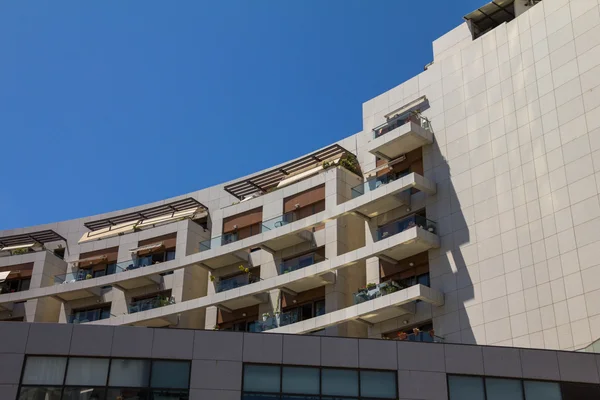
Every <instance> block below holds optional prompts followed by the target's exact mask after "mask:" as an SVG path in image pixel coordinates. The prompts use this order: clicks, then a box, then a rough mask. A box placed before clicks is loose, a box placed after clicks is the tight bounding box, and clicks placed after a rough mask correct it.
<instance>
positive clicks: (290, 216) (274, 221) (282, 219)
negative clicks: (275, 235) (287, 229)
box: [261, 211, 298, 232]
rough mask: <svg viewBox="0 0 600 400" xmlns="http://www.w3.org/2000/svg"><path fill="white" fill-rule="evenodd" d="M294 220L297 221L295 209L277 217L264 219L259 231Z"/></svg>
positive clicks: (265, 230)
mask: <svg viewBox="0 0 600 400" xmlns="http://www.w3.org/2000/svg"><path fill="white" fill-rule="evenodd" d="M295 221H298V217H297V214H296V212H295V211H290V212H287V213H285V214H283V215H280V216H278V217H275V218H271V219H269V220H267V221H264V222H263V223H262V226H261V231H262V232H267V231H270V230H271V229H275V228H280V227H282V226H284V225H287V224H289V223H292V222H295Z"/></svg>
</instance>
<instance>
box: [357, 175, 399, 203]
mask: <svg viewBox="0 0 600 400" xmlns="http://www.w3.org/2000/svg"><path fill="white" fill-rule="evenodd" d="M408 174H410V172H402V173H394V172H388V173H387V174H385V175H381V176H376V177H373V178H370V179H367V180H366V181H364V182H363V183H361V184H360V185H356V186H354V187H353V188H352V190H351V192H352V198H353V199H355V198H357V197H359V196H362V195H363V194H365V193H367V192H370V191H373V190H375V189H377V188H379V187H381V186H384V185H387V184H388V183H391V182H394V181H396V180H398V179H400V178H402V177H405V176H406V175H408Z"/></svg>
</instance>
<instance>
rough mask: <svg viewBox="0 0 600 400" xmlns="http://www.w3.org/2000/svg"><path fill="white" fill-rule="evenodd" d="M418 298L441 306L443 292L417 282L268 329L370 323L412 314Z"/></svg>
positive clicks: (310, 329) (288, 330) (301, 329)
mask: <svg viewBox="0 0 600 400" xmlns="http://www.w3.org/2000/svg"><path fill="white" fill-rule="evenodd" d="M395 289H396V288H395ZM383 293H384V292H382V294H383ZM417 300H420V301H424V302H427V303H430V304H433V305H435V306H442V305H443V304H444V295H443V293H441V292H439V291H437V290H435V289H431V288H429V287H427V286H423V285H419V284H417V285H414V286H411V287H409V288H406V289H400V290H397V291H390V293H385V294H383V295H381V296H379V297H377V296H375V297H374V298H372V299H365V300H363V301H362V302H360V303H359V304H356V305H353V306H350V307H346V308H342V309H340V310H337V311H333V312H330V313H327V314H324V315H320V316H316V317H315V318H311V319H307V320H305V321H297V322H291V321H290V322H291V323H287V324H281V323H280V324H279V325H275V326H273V325H270V326H268V329H267V331H268V332H273V333H294V334H305V333H310V332H313V331H316V330H320V329H325V328H328V327H330V326H335V325H339V324H343V323H345V322H349V321H357V322H360V323H363V324H367V325H370V326H372V325H373V324H376V323H380V322H383V321H387V320H389V319H391V318H397V317H399V316H401V315H405V314H408V313H413V312H414V303H415V301H417ZM266 322H268V321H265V323H266Z"/></svg>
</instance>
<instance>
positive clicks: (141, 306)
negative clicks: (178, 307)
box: [129, 296, 175, 314]
mask: <svg viewBox="0 0 600 400" xmlns="http://www.w3.org/2000/svg"><path fill="white" fill-rule="evenodd" d="M171 304H175V298H174V297H172V296H171V297H168V296H156V297H152V298H150V299H143V300H138V301H132V302H131V304H130V305H129V314H133V313H136V312H141V311H148V310H153V309H155V308H160V307H164V306H168V305H171Z"/></svg>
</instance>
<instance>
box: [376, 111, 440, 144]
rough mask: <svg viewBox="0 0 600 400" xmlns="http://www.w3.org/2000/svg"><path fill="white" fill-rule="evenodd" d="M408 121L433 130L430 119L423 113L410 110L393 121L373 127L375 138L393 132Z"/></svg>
mask: <svg viewBox="0 0 600 400" xmlns="http://www.w3.org/2000/svg"><path fill="white" fill-rule="evenodd" d="M408 122H414V123H415V124H417V125H419V126H421V127H422V128H423V129H426V130H428V131H431V122H430V121H429V119H427V118H425V117H423V116H422V115H421V114H418V113H416V112H408V113H406V114H404V115H401V116H399V117H396V118H394V119H392V120H391V121H388V122H386V123H384V124H381V125H379V126H377V127H375V128H373V138H374V139H377V138H378V137H381V136H383V135H385V134H386V133H388V132H391V131H393V130H394V129H396V128H398V127H400V126H402V125H404V124H406V123H408Z"/></svg>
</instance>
